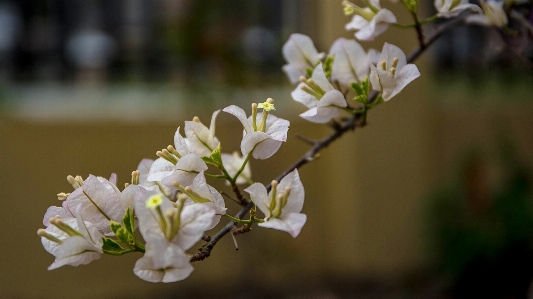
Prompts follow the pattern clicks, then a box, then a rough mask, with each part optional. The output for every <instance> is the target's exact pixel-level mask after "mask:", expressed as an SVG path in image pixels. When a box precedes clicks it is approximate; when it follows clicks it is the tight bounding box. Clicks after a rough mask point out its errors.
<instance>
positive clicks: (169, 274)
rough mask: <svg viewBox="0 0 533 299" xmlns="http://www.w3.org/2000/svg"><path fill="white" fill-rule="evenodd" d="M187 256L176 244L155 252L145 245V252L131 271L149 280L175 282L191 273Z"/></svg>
mask: <svg viewBox="0 0 533 299" xmlns="http://www.w3.org/2000/svg"><path fill="white" fill-rule="evenodd" d="M189 259H190V258H189V256H188V255H187V254H186V253H185V252H184V251H183V250H182V249H181V248H180V247H178V246H168V247H167V250H165V252H157V251H156V250H153V249H152V248H151V245H150V244H147V246H146V254H145V255H144V256H143V257H142V258H140V259H138V260H137V262H136V263H135V266H134V268H133V273H135V275H137V276H138V277H139V278H141V279H143V280H146V281H149V282H164V283H169V282H176V281H180V280H184V279H185V278H187V277H189V275H191V273H192V271H193V270H194V268H193V267H192V265H191V263H190V262H189Z"/></svg>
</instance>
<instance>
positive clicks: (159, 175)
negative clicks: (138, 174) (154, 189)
mask: <svg viewBox="0 0 533 299" xmlns="http://www.w3.org/2000/svg"><path fill="white" fill-rule="evenodd" d="M174 169H176V168H175V166H174V164H172V163H170V162H169V161H167V160H165V159H163V158H158V159H156V160H155V161H154V163H152V166H151V167H150V171H149V172H148V176H147V177H146V180H147V181H149V182H158V181H161V180H162V179H163V178H164V177H166V176H168V175H170V173H171V172H172V171H174Z"/></svg>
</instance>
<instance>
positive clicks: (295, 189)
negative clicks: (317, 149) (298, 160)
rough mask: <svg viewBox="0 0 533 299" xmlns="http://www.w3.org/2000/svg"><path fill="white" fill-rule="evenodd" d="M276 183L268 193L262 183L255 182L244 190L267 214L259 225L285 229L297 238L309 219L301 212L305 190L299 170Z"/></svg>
mask: <svg viewBox="0 0 533 299" xmlns="http://www.w3.org/2000/svg"><path fill="white" fill-rule="evenodd" d="M274 185H276V184H273V188H272V190H271V191H270V193H268V194H267V190H266V188H265V186H264V185H263V184H261V183H255V184H253V185H251V186H250V187H248V188H246V189H244V191H246V192H248V193H249V194H250V196H251V197H252V200H253V201H254V203H255V204H256V205H257V207H258V208H259V210H261V212H263V214H265V221H264V222H262V223H259V224H258V225H259V226H261V227H266V228H273V229H277V230H281V231H285V232H288V233H289V234H290V235H291V236H292V237H293V238H296V237H297V236H298V235H299V234H300V231H301V230H302V227H303V226H304V224H305V222H306V220H307V216H306V215H305V214H301V213H300V212H301V211H302V208H303V204H304V197H305V192H304V187H303V185H302V182H301V180H300V176H299V174H298V170H296V169H295V170H293V171H292V172H291V173H289V174H287V175H286V176H285V177H284V178H283V179H282V180H281V182H279V184H277V186H274Z"/></svg>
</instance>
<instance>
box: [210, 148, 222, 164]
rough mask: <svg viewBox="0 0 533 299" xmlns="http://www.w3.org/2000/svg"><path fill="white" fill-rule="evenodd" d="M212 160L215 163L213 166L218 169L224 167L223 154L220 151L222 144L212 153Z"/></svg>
mask: <svg viewBox="0 0 533 299" xmlns="http://www.w3.org/2000/svg"><path fill="white" fill-rule="evenodd" d="M211 160H212V161H213V165H215V166H216V167H221V166H222V153H221V150H220V143H219V144H218V147H217V148H215V149H214V150H213V152H212V153H211Z"/></svg>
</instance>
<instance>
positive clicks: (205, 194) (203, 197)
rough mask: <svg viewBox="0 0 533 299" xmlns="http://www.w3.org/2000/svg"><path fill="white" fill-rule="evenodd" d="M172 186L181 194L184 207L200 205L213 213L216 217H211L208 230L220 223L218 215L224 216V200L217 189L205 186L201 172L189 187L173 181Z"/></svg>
mask: <svg viewBox="0 0 533 299" xmlns="http://www.w3.org/2000/svg"><path fill="white" fill-rule="evenodd" d="M172 184H173V185H174V187H176V188H178V189H179V190H180V191H181V192H182V194H180V196H181V197H182V198H184V199H185V205H186V206H187V205H191V204H194V205H198V204H201V205H206V206H208V207H209V208H211V209H212V210H214V211H215V213H216V215H215V216H214V217H213V221H212V223H211V225H210V226H209V227H208V229H212V228H213V227H215V226H216V225H217V224H218V223H219V222H220V217H221V216H220V215H224V214H226V203H225V202H224V198H222V195H220V193H219V192H218V191H217V189H215V188H213V187H211V186H209V185H208V184H207V182H206V180H205V175H204V172H203V171H200V173H198V174H197V175H196V177H195V178H194V180H193V182H192V184H190V185H184V184H182V183H181V182H179V181H174V182H172Z"/></svg>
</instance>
